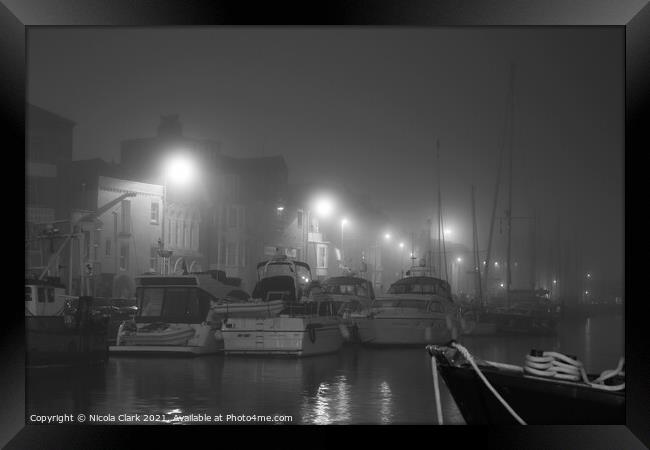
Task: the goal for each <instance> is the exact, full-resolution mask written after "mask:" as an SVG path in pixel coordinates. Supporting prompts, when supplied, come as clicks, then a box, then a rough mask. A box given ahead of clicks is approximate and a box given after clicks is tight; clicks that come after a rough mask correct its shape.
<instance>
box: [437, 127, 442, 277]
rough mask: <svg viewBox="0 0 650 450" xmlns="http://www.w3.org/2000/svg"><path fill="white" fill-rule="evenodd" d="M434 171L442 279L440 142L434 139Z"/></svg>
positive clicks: (439, 262) (439, 272) (439, 260)
mask: <svg viewBox="0 0 650 450" xmlns="http://www.w3.org/2000/svg"><path fill="white" fill-rule="evenodd" d="M436 171H437V179H438V276H439V277H440V278H442V234H443V231H442V210H441V199H440V140H439V139H436Z"/></svg>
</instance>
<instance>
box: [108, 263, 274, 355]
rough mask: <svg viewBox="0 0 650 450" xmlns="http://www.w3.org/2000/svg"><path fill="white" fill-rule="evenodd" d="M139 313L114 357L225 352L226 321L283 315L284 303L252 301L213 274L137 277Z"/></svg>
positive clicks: (120, 336)
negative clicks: (246, 317) (134, 354)
mask: <svg viewBox="0 0 650 450" xmlns="http://www.w3.org/2000/svg"><path fill="white" fill-rule="evenodd" d="M136 284H137V288H136V297H137V307H138V311H137V313H136V315H135V317H134V319H133V320H131V321H125V322H123V323H122V324H121V325H120V328H119V329H118V332H117V339H116V345H114V346H111V347H110V348H109V351H110V352H111V353H171V354H174V353H176V354H187V355H202V354H208V353H217V352H221V351H222V350H223V341H222V339H221V333H220V328H221V324H222V321H223V320H224V319H225V318H227V317H233V316H238V317H239V316H247V315H252V316H255V317H257V316H261V315H269V316H271V315H277V313H279V312H280V310H281V304H280V305H279V306H280V307H278V305H277V304H268V303H265V302H261V301H250V300H249V296H248V294H247V293H246V292H245V291H243V290H242V289H240V288H238V287H236V286H232V285H228V284H226V283H223V282H222V281H220V280H219V279H218V276H215V274H211V273H199V274H189V275H178V276H158V275H145V276H141V277H138V278H136Z"/></svg>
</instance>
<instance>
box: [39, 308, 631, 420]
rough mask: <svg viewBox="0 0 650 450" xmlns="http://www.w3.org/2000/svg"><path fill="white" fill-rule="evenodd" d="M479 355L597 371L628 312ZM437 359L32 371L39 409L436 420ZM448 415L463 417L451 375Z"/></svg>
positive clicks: (500, 340) (501, 340) (369, 353)
mask: <svg viewBox="0 0 650 450" xmlns="http://www.w3.org/2000/svg"><path fill="white" fill-rule="evenodd" d="M461 342H462V343H463V344H464V345H465V346H467V347H468V348H469V350H470V351H471V352H472V353H473V354H474V355H476V356H478V357H480V358H482V359H487V360H493V361H500V362H506V363H510V364H517V365H521V364H522V362H523V359H524V355H525V354H526V353H527V352H528V351H529V350H530V349H532V348H536V349H542V350H557V351H561V352H563V353H568V354H574V355H577V356H578V358H579V359H580V360H582V361H583V362H584V363H585V366H586V369H587V371H588V372H592V373H600V372H601V371H602V370H605V369H610V368H614V367H615V366H616V364H617V362H618V358H619V357H620V356H622V355H623V323H622V318H621V317H620V316H619V317H597V318H591V319H589V320H584V321H575V322H572V323H567V324H564V325H562V326H561V327H560V329H559V333H558V335H557V336H555V337H544V336H538V337H535V336H522V337H502V336H493V337H485V336H481V337H478V336H477V337H471V336H466V337H462V338H461ZM430 364H431V362H430V359H429V357H428V355H427V353H426V351H425V350H424V348H420V347H415V348H372V347H371V348H366V347H358V346H346V347H344V348H343V349H342V350H341V351H340V352H339V353H336V354H331V355H323V356H315V357H309V358H303V359H296V358H261V357H230V356H229V357H223V356H206V357H199V358H191V359H187V358H160V357H146V358H138V357H133V356H131V357H111V358H110V359H109V362H108V364H107V365H106V367H104V368H100V369H97V370H94V371H92V372H83V373H78V372H69V371H67V372H50V371H37V372H30V375H29V377H28V380H27V395H28V410H29V412H30V413H35V414H61V413H82V412H83V413H86V414H88V413H93V414H95V413H96V414H108V413H111V414H120V413H128V414H138V413H139V414H156V413H158V414H163V413H165V414H192V413H194V414H199V413H203V414H211V415H218V414H223V415H226V414H248V415H252V414H255V415H271V416H272V415H278V414H280V415H291V416H293V423H303V424H401V423H406V424H409V423H410V424H433V423H436V416H435V414H436V413H435V405H434V397H433V382H432V379H431V365H430ZM441 394H442V405H443V416H444V422H445V423H446V424H463V423H464V421H463V419H462V416H461V415H460V413H459V411H458V409H457V407H456V405H455V403H454V402H453V399H452V398H451V395H450V394H449V392H448V391H447V389H446V387H445V385H444V383H441Z"/></svg>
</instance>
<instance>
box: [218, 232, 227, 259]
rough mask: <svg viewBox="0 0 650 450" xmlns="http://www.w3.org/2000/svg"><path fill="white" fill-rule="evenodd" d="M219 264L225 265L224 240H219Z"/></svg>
mask: <svg viewBox="0 0 650 450" xmlns="http://www.w3.org/2000/svg"><path fill="white" fill-rule="evenodd" d="M219 264H226V240H225V239H224V238H221V242H220V243H219Z"/></svg>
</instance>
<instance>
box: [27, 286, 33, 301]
mask: <svg viewBox="0 0 650 450" xmlns="http://www.w3.org/2000/svg"><path fill="white" fill-rule="evenodd" d="M25 301H26V302H31V301H32V288H30V287H29V286H26V287H25Z"/></svg>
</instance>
